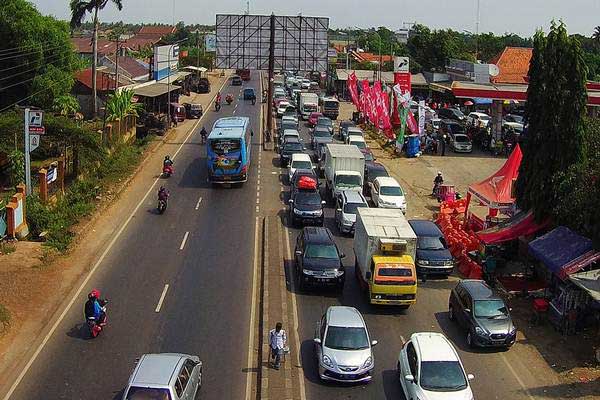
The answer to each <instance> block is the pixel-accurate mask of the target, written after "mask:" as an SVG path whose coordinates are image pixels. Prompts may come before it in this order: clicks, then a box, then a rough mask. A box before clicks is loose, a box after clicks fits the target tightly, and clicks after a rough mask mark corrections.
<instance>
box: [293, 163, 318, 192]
mask: <svg viewBox="0 0 600 400" xmlns="http://www.w3.org/2000/svg"><path fill="white" fill-rule="evenodd" d="M303 176H308V177H310V178H312V179H314V180H315V181H316V182H319V178H318V177H317V174H316V173H315V171H314V170H313V169H303V168H298V169H297V170H296V171H294V175H292V179H291V180H290V192H291V193H292V194H293V193H294V192H295V191H296V190H298V181H299V180H300V178H302V177H303ZM317 185H318V183H317Z"/></svg>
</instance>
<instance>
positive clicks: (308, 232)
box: [294, 227, 346, 291]
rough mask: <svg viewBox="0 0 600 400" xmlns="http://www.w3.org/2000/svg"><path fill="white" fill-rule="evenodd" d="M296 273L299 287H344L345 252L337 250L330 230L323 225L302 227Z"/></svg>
mask: <svg viewBox="0 0 600 400" xmlns="http://www.w3.org/2000/svg"><path fill="white" fill-rule="evenodd" d="M294 256H295V261H296V262H295V266H296V275H297V277H298V280H297V282H298V287H299V289H300V290H302V289H304V288H305V287H307V286H323V287H334V288H336V289H337V290H339V291H342V290H343V288H344V280H345V277H346V273H345V272H346V271H345V269H344V265H343V264H342V258H344V257H345V255H344V254H343V253H340V251H339V250H338V247H337V245H336V244H335V241H334V240H333V235H332V233H331V231H330V230H329V229H327V228H321V227H307V228H304V229H302V233H300V235H298V239H297V240H296V249H295V252H294Z"/></svg>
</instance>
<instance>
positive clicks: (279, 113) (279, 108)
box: [277, 101, 290, 117]
mask: <svg viewBox="0 0 600 400" xmlns="http://www.w3.org/2000/svg"><path fill="white" fill-rule="evenodd" d="M289 105H290V103H288V102H287V101H280V102H279V104H278V105H277V116H278V117H281V116H282V115H283V113H284V112H285V110H286V109H287V106H289Z"/></svg>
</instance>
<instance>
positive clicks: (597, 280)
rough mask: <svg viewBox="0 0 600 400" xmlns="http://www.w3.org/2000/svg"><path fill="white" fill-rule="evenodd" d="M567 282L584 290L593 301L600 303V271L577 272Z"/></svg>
mask: <svg viewBox="0 0 600 400" xmlns="http://www.w3.org/2000/svg"><path fill="white" fill-rule="evenodd" d="M569 280H570V281H571V282H573V283H574V284H576V285H577V286H579V287H580V288H581V289H583V290H585V291H586V292H587V293H588V294H589V295H590V296H591V297H592V298H593V299H594V300H596V301H600V269H594V270H592V271H584V272H578V273H576V274H573V275H571V276H569Z"/></svg>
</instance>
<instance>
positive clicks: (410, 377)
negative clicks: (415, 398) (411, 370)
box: [404, 374, 415, 383]
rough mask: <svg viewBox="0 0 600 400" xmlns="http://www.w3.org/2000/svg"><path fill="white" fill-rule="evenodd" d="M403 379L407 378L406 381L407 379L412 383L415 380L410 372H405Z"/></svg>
mask: <svg viewBox="0 0 600 400" xmlns="http://www.w3.org/2000/svg"><path fill="white" fill-rule="evenodd" d="M404 379H405V380H407V381H409V382H413V383H414V381H415V377H414V376H412V374H406V375H404Z"/></svg>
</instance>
